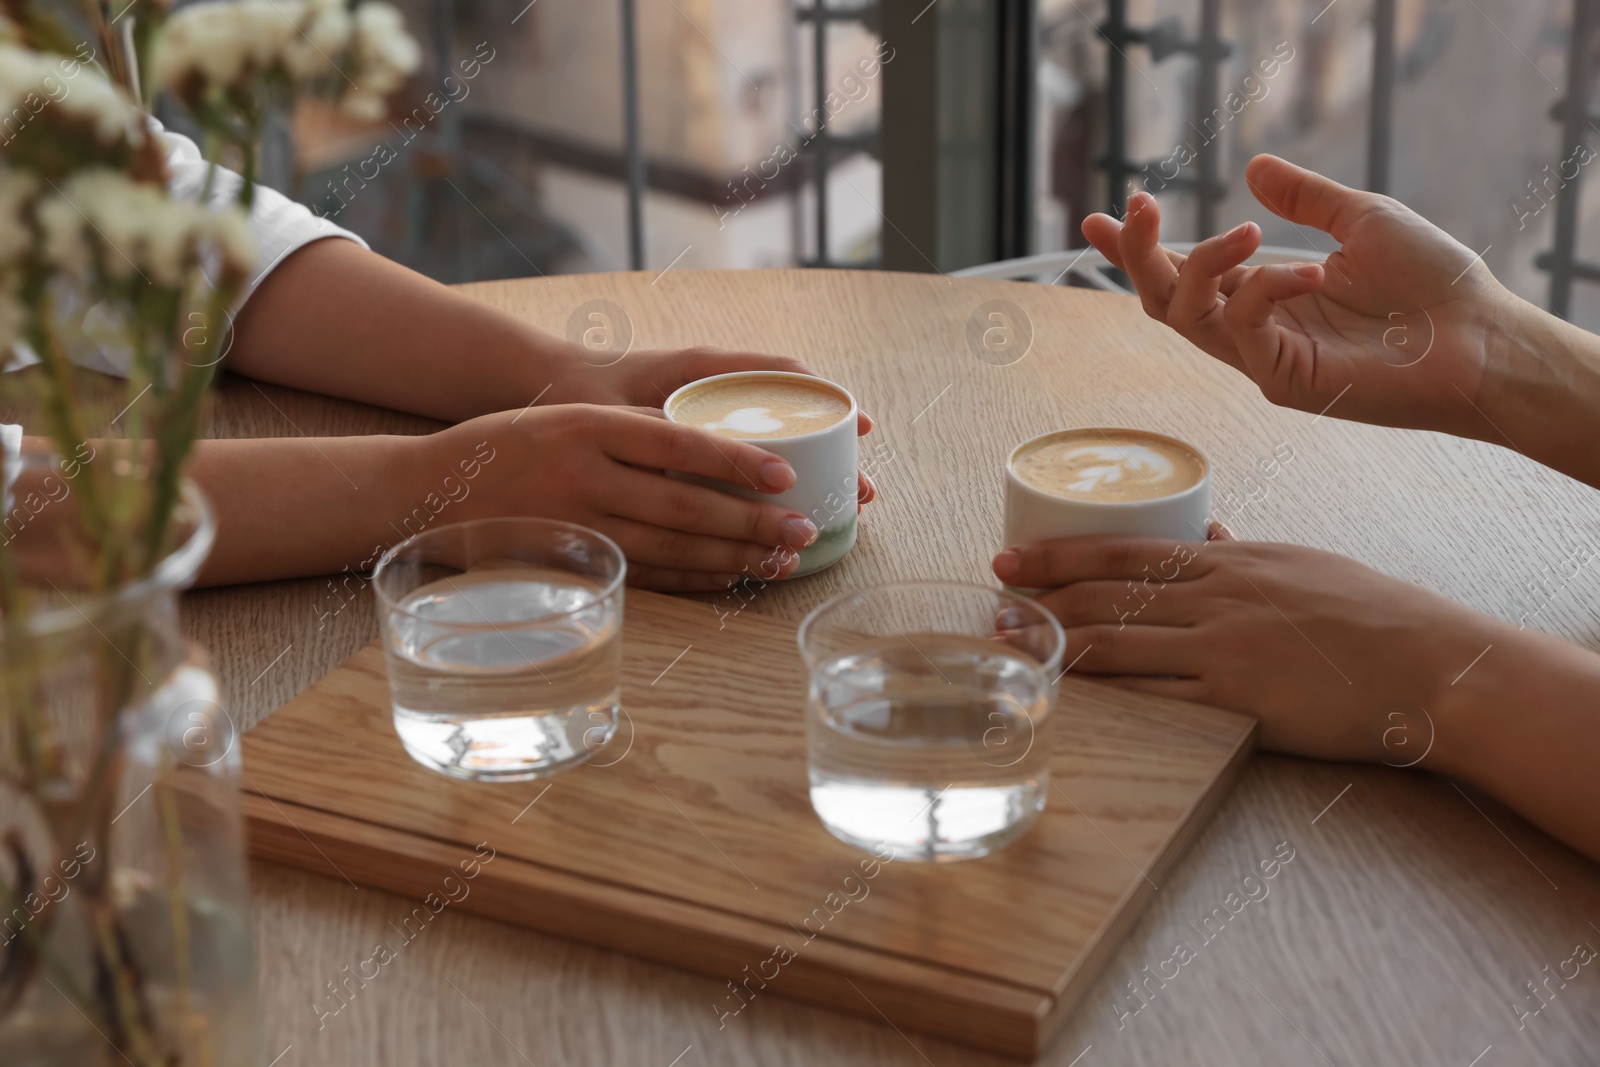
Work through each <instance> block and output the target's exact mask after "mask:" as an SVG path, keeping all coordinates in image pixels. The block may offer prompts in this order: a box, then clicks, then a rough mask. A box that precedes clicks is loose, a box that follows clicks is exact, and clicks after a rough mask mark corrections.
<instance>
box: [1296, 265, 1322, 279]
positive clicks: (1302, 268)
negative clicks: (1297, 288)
mask: <svg viewBox="0 0 1600 1067" xmlns="http://www.w3.org/2000/svg"><path fill="white" fill-rule="evenodd" d="M1294 272H1295V273H1296V274H1298V275H1300V277H1302V278H1315V277H1316V276H1317V275H1318V274H1320V273H1321V272H1322V268H1321V267H1319V266H1317V265H1316V264H1315V263H1302V264H1300V265H1299V266H1297V267H1295V269H1294Z"/></svg>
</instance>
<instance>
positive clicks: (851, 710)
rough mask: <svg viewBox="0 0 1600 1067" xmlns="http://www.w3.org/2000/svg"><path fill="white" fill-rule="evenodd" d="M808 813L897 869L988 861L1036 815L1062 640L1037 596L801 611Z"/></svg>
mask: <svg viewBox="0 0 1600 1067" xmlns="http://www.w3.org/2000/svg"><path fill="white" fill-rule="evenodd" d="M799 641H800V654H801V656H802V657H803V658H804V659H805V662H806V667H807V670H808V671H809V673H810V679H811V692H810V697H809V700H808V702H807V707H806V742H807V754H808V762H809V769H810V776H811V806H812V808H813V809H814V810H815V811H816V813H817V817H818V818H820V819H821V820H822V824H823V825H824V826H826V827H827V828H828V830H829V832H831V833H832V834H833V835H834V836H835V837H838V838H840V839H841V840H843V841H846V842H848V843H850V844H852V845H855V846H856V847H858V848H863V849H868V850H874V849H877V850H880V852H881V848H882V846H884V845H888V846H890V847H892V848H893V849H894V850H895V851H894V857H895V858H896V859H897V860H926V861H932V862H941V861H946V860H957V859H967V858H971V857H974V856H982V855H985V854H987V853H989V852H993V851H994V850H995V849H997V848H1001V847H1002V846H1004V845H1007V844H1009V843H1010V842H1012V841H1014V840H1016V839H1017V838H1018V837H1020V836H1021V835H1022V834H1023V832H1024V831H1026V830H1027V829H1028V827H1029V826H1030V825H1032V823H1033V820H1034V818H1035V817H1036V816H1037V815H1038V813H1039V812H1040V811H1041V810H1043V808H1044V803H1045V793H1046V792H1047V791H1048V789H1049V785H1050V731H1049V727H1050V713H1051V710H1052V707H1053V705H1054V702H1055V682H1056V678H1057V675H1058V672H1059V671H1060V669H1061V654H1062V651H1063V649H1064V648H1065V645H1066V635H1065V634H1064V633H1062V630H1061V626H1060V624H1059V623H1057V622H1056V620H1055V618H1054V617H1053V616H1051V615H1050V613H1049V612H1047V611H1045V610H1044V609H1043V608H1041V607H1039V605H1038V604H1036V603H1034V602H1033V601H1032V600H1028V599H1026V598H1024V597H1020V596H1014V595H1012V594H1010V593H1006V592H1003V591H1001V590H999V589H991V588H988V587H986V586H980V585H968V584H965V583H959V582H932V581H927V582H895V583H891V584H888V585H880V586H875V587H872V588H868V589H859V590H855V591H852V592H849V593H843V594H840V595H839V596H836V597H834V598H833V599H831V600H829V601H827V602H826V603H824V604H823V605H822V606H821V607H819V608H817V609H816V610H815V611H813V612H812V613H811V614H810V615H809V616H807V618H806V620H805V622H804V623H802V624H801V626H800V635H799Z"/></svg>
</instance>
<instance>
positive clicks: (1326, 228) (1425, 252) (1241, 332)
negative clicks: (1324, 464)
mask: <svg viewBox="0 0 1600 1067" xmlns="http://www.w3.org/2000/svg"><path fill="white" fill-rule="evenodd" d="M1246 180H1247V181H1248V183H1249V186H1250V190H1251V192H1252V193H1254V194H1255V197H1256V199H1257V200H1259V201H1261V203H1262V204H1263V205H1264V206H1265V207H1266V208H1267V209H1268V210H1270V211H1271V212H1272V213H1273V214H1275V215H1278V216H1280V217H1281V218H1284V219H1287V220H1288V221H1290V222H1292V223H1294V224H1295V225H1296V226H1297V227H1299V228H1302V230H1303V231H1306V232H1305V238H1306V244H1307V251H1308V253H1309V252H1311V249H1312V248H1313V247H1314V243H1315V242H1316V241H1317V238H1316V237H1315V236H1314V235H1312V234H1311V233H1310V232H1309V231H1311V230H1320V231H1322V232H1324V233H1327V234H1331V235H1332V236H1333V238H1334V239H1335V240H1336V241H1338V242H1339V244H1340V247H1339V249H1338V250H1336V251H1334V252H1333V253H1332V254H1331V255H1329V256H1328V257H1327V258H1326V260H1325V261H1324V262H1322V263H1316V262H1307V263H1300V264H1272V265H1258V266H1244V265H1243V264H1244V262H1245V261H1246V260H1247V259H1249V258H1250V256H1251V255H1253V254H1254V253H1255V252H1256V250H1257V249H1258V248H1259V247H1260V246H1261V230H1260V228H1259V227H1258V226H1256V225H1255V224H1254V223H1250V222H1247V223H1244V224H1243V225H1241V226H1239V227H1236V228H1235V229H1233V230H1231V231H1229V232H1228V233H1225V234H1221V235H1219V236H1216V237H1212V238H1210V239H1209V240H1207V241H1203V242H1201V243H1200V244H1199V245H1198V246H1196V247H1195V249H1194V251H1193V252H1192V253H1190V254H1189V255H1188V256H1184V255H1181V254H1179V253H1176V252H1172V251H1170V250H1168V249H1165V248H1163V247H1162V246H1161V245H1160V243H1159V236H1160V225H1161V215H1160V209H1159V208H1158V207H1157V205H1156V201H1155V198H1154V197H1153V196H1151V195H1150V194H1148V193H1136V194H1135V195H1134V196H1133V198H1132V199H1131V200H1130V201H1129V204H1128V213H1127V219H1126V221H1125V222H1118V221H1117V220H1116V219H1114V218H1112V217H1111V216H1109V215H1101V214H1096V215H1091V216H1090V217H1089V218H1088V219H1086V220H1084V224H1083V232H1084V236H1085V237H1087V238H1088V239H1089V241H1090V242H1091V243H1092V244H1093V245H1094V246H1095V248H1097V249H1098V250H1099V251H1100V252H1101V253H1102V254H1103V255H1105V256H1106V258H1107V259H1109V260H1110V261H1111V262H1112V263H1113V264H1115V265H1116V266H1118V267H1119V268H1121V269H1122V270H1124V271H1125V272H1126V273H1127V274H1128V276H1129V278H1130V279H1131V280H1132V281H1133V284H1134V286H1135V288H1136V289H1137V290H1138V292H1139V296H1140V299H1141V300H1142V301H1143V303H1144V308H1145V311H1146V313H1148V314H1149V315H1150V316H1151V317H1152V318H1154V319H1156V320H1158V321H1160V322H1163V323H1166V324H1167V325H1168V326H1171V327H1172V328H1173V329H1174V330H1177V331H1178V332H1179V333H1180V334H1182V335H1183V336H1184V337H1186V338H1188V339H1189V340H1190V341H1192V342H1193V343H1194V344H1196V345H1197V346H1199V347H1200V348H1202V349H1204V350H1205V351H1206V352H1208V353H1210V354H1211V355H1213V356H1215V357H1216V358H1217V359H1220V360H1221V361H1222V362H1224V363H1226V364H1228V365H1229V366H1231V367H1233V368H1234V369H1235V370H1238V371H1240V372H1242V373H1243V374H1245V375H1246V376H1247V377H1249V378H1250V379H1251V380H1252V381H1253V382H1255V383H1256V385H1257V386H1259V387H1260V389H1261V392H1262V394H1263V395H1264V396H1266V398H1267V399H1268V400H1270V401H1272V402H1273V403H1274V404H1279V405H1281V406H1284V407H1292V408H1298V409H1300V410H1302V411H1313V412H1318V413H1320V412H1323V411H1325V410H1328V409H1329V407H1330V406H1331V405H1334V404H1335V403H1336V402H1337V407H1334V408H1333V410H1332V411H1331V412H1330V414H1333V415H1335V416H1338V417H1341V418H1346V419H1353V420H1356V421H1360V422H1370V423H1377V424H1380V425H1385V426H1404V427H1413V428H1419V429H1435V430H1444V431H1447V432H1452V433H1457V434H1459V435H1461V436H1468V437H1479V436H1482V435H1483V433H1484V431H1485V429H1486V427H1485V426H1484V425H1483V419H1482V416H1481V415H1480V414H1478V413H1476V412H1474V411H1473V407H1472V405H1473V404H1477V403H1478V402H1479V399H1480V396H1479V393H1480V388H1481V387H1482V385H1483V383H1484V379H1485V377H1486V371H1488V370H1490V369H1492V368H1491V367H1490V363H1491V361H1492V360H1493V359H1494V354H1493V338H1494V334H1495V332H1496V328H1497V327H1498V325H1499V324H1500V323H1502V322H1503V321H1504V320H1505V319H1506V318H1507V317H1509V315H1510V313H1511V310H1512V309H1513V307H1514V306H1515V305H1516V303H1518V301H1517V298H1516V297H1514V296H1512V295H1511V294H1510V292H1509V291H1507V290H1506V289H1505V288H1504V287H1503V286H1501V285H1500V283H1499V282H1497V281H1496V280H1495V279H1494V277H1493V275H1491V274H1490V273H1489V270H1488V268H1487V267H1486V266H1485V265H1484V264H1482V263H1481V262H1478V257H1477V255H1476V253H1474V252H1473V251H1472V250H1471V249H1469V248H1467V247H1466V246H1465V245H1462V244H1461V243H1460V242H1458V241H1456V240H1455V239H1454V238H1452V237H1451V236H1450V235H1449V234H1447V233H1445V232H1444V231H1443V230H1441V229H1439V228H1438V227H1436V226H1434V225H1433V224H1432V223H1430V222H1428V221H1427V220H1426V219H1424V218H1423V217H1422V216H1420V215H1418V214H1417V213H1416V212H1414V211H1412V210H1411V209H1409V208H1407V207H1406V206H1405V205H1403V204H1400V203H1399V202H1397V201H1395V200H1392V199H1390V198H1389V197H1386V196H1380V195H1378V194H1376V193H1368V192H1362V191H1360V190H1357V189H1350V188H1346V187H1345V186H1343V185H1340V184H1339V183H1338V182H1335V181H1333V180H1332V179H1330V178H1326V177H1323V176H1322V175H1320V174H1316V173H1314V172H1312V171H1308V170H1305V169H1303V168H1301V167H1297V166H1295V165H1294V164H1292V163H1289V162H1287V161H1285V160H1282V159H1278V158H1277V157H1275V156H1267V155H1262V156H1257V157H1256V158H1255V159H1254V160H1252V161H1251V163H1250V166H1249V168H1248V170H1247V171H1246ZM1308 258H1314V256H1308ZM1469 401H1470V402H1471V403H1468V402H1469Z"/></svg>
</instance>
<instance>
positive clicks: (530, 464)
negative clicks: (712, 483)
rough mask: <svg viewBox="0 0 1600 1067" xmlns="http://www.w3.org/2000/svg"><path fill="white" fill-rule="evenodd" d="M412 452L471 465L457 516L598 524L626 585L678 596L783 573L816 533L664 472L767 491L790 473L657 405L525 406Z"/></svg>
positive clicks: (804, 523) (444, 467) (782, 484)
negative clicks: (624, 571) (621, 560)
mask: <svg viewBox="0 0 1600 1067" xmlns="http://www.w3.org/2000/svg"><path fill="white" fill-rule="evenodd" d="M424 448H425V449H426V456H427V460H426V465H427V466H428V467H429V468H431V469H437V470H438V471H447V472H451V473H454V471H455V470H456V468H458V467H459V466H460V464H462V463H469V464H475V466H474V467H473V469H474V470H476V471H477V472H478V473H477V475H476V477H475V479H474V480H473V482H472V483H471V491H470V494H469V495H468V496H466V497H464V498H463V499H462V500H461V502H460V504H459V505H458V506H459V508H460V510H459V511H458V512H457V515H458V517H459V518H461V519H470V518H484V517H488V516H498V515H533V516H538V517H541V518H551V519H564V520H566V521H568V522H576V523H580V524H582V525H584V526H588V527H590V528H592V529H596V530H599V531H600V532H601V533H603V534H605V535H606V536H608V537H610V538H611V539H612V540H613V541H616V542H617V544H618V545H620V546H621V547H622V551H623V552H624V554H626V555H627V557H628V584H630V585H637V586H643V587H645V588H649V589H659V590H663V591H669V592H679V591H695V590H714V589H722V588H725V587H727V586H728V585H730V584H732V583H733V582H735V581H738V580H739V578H741V577H742V576H744V575H746V574H752V573H753V574H759V575H761V576H762V577H763V578H768V579H771V578H777V577H787V576H788V575H789V574H790V573H791V572H792V571H793V570H794V568H795V566H796V565H797V557H796V555H795V553H796V552H797V551H798V550H799V549H801V548H804V547H805V546H806V545H809V544H810V543H811V542H812V541H815V540H816V538H817V530H816V527H815V526H814V525H813V524H812V523H811V521H810V520H809V519H807V518H806V517H805V516H804V515H802V514H800V513H799V512H794V511H788V510H786V509H784V508H780V507H777V506H776V505H773V504H761V503H756V502H753V501H749V500H743V499H741V498H739V497H736V496H732V495H731V494H728V493H720V492H717V491H716V490H714V489H707V488H704V487H703V486H699V485H694V484H692V483H689V482H685V481H679V480H676V479H673V478H668V477H666V475H665V474H664V473H663V472H664V471H674V472H680V473H684V474H695V475H700V476H702V477H707V478H716V479H722V480H726V481H734V482H740V483H743V484H749V485H751V486H754V487H756V488H757V489H760V490H762V491H765V492H771V493H778V492H782V491H783V490H785V489H787V488H789V487H790V486H792V485H793V484H794V479H795V475H794V471H793V470H792V469H791V468H790V466H789V465H788V464H787V463H786V462H784V461H783V460H782V459H780V458H778V457H777V456H774V455H773V454H772V453H770V452H765V451H763V450H762V449H760V448H757V447H756V446H755V445H752V444H750V443H748V442H744V441H735V440H730V439H728V438H722V437H716V436H713V435H711V434H708V433H705V432H703V431H701V430H697V429H694V428H692V427H688V426H679V425H677V424H675V423H671V422H668V421H667V420H666V419H664V418H662V417H661V413H660V412H659V411H655V412H650V411H641V410H639V409H636V408H623V407H604V406H597V405H589V404H563V405H560V406H558V407H550V408H547V407H542V406H540V407H530V408H526V409H524V410H522V411H520V412H511V411H508V412H500V413H498V414H494V415H484V416H482V417H480V418H476V419H472V420H470V421H468V422H464V423H460V424H459V425H456V426H453V427H451V428H449V429H447V430H442V431H440V432H439V433H436V434H434V435H432V436H431V437H429V438H427V439H426V440H425V443H424ZM461 469H463V470H464V469H466V468H461ZM429 476H430V477H432V476H433V475H432V473H431V471H430V475H429ZM457 480H458V481H459V480H460V479H459V478H458V479H457ZM429 484H433V483H432V482H430V483H429Z"/></svg>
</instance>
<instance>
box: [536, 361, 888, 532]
mask: <svg viewBox="0 0 1600 1067" xmlns="http://www.w3.org/2000/svg"><path fill="white" fill-rule="evenodd" d="M599 355H600V356H602V357H604V358H596V359H595V360H594V361H592V362H591V361H590V360H588V359H586V358H584V357H585V353H584V352H583V351H582V350H574V354H573V357H572V359H571V361H570V362H569V363H568V364H567V365H566V366H565V367H564V368H563V369H562V370H561V371H560V373H559V375H558V377H557V378H556V380H555V382H553V383H552V384H551V386H550V390H549V392H548V393H547V394H545V395H544V396H543V397H542V398H541V399H540V401H539V402H540V403H541V404H625V405H628V406H630V407H642V408H659V407H660V406H661V405H662V403H663V402H664V401H665V400H666V399H667V397H669V396H671V395H672V394H673V393H674V392H676V391H677V390H678V389H680V388H682V387H683V386H685V385H688V384H689V383H690V382H697V381H699V380H700V379H701V378H710V377H712V376H713V375H716V374H731V373H733V372H734V371H745V370H777V371H788V372H789V373H791V374H810V375H812V376H813V377H815V376H816V373H817V372H816V371H814V370H812V369H811V368H810V367H808V366H806V364H805V363H804V362H802V361H801V360H798V359H794V358H792V357H790V356H768V355H763V354H761V353H759V352H735V351H730V350H728V349H723V348H712V347H710V346H708V345H700V346H697V347H695V348H659V349H651V350H647V351H644V352H629V353H628V354H627V355H626V356H623V357H622V358H621V359H618V360H616V361H615V362H606V360H607V359H609V358H610V357H608V356H604V354H599ZM856 432H857V433H858V434H861V435H866V434H869V433H871V432H872V419H871V418H870V417H869V416H868V415H867V413H866V412H864V411H862V412H859V413H858V415H857V418H856ZM877 495H878V490H877V487H876V486H874V485H873V484H872V479H870V478H868V477H867V476H866V475H865V474H863V475H861V476H860V489H859V492H858V494H857V499H858V500H859V502H860V503H862V504H868V503H871V502H872V500H873V499H874V498H875V497H876V496H877Z"/></svg>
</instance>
